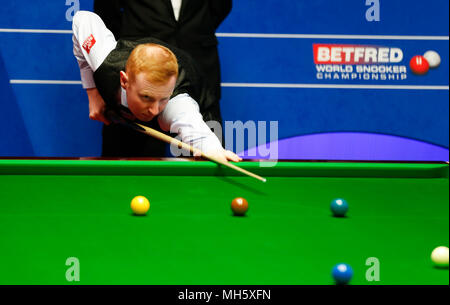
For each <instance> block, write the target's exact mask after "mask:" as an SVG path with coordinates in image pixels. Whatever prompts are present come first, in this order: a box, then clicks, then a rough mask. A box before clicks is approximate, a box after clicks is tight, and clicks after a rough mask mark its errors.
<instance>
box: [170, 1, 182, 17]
mask: <svg viewBox="0 0 450 305" xmlns="http://www.w3.org/2000/svg"><path fill="white" fill-rule="evenodd" d="M181 2H183V0H172V7H173V14H174V15H175V19H176V20H177V21H178V19H179V18H180V9H181Z"/></svg>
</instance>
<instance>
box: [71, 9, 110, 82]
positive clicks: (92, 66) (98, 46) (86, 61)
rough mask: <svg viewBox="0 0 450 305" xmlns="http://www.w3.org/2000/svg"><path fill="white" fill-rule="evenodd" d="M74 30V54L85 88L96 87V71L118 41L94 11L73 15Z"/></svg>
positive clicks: (79, 12)
mask: <svg viewBox="0 0 450 305" xmlns="http://www.w3.org/2000/svg"><path fill="white" fill-rule="evenodd" d="M72 31H73V36H72V41H73V54H74V55H75V58H76V59H77V62H78V67H79V68H80V75H81V83H82V84H83V88H84V89H88V88H95V81H94V71H96V70H97V69H98V67H99V66H100V65H101V64H102V63H103V61H104V60H105V58H106V57H107V56H108V54H109V53H110V52H111V51H112V50H114V48H115V47H116V44H117V42H116V40H115V38H114V35H113V34H112V33H111V31H110V30H108V29H107V28H106V26H105V24H104V23H103V21H102V19H101V18H100V17H99V16H98V15H96V14H94V13H92V12H87V11H78V12H77V13H76V14H75V16H74V17H73V21H72Z"/></svg>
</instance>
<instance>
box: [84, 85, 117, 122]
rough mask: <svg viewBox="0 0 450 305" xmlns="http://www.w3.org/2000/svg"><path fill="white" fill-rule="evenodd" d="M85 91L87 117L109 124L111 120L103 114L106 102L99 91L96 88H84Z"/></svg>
mask: <svg viewBox="0 0 450 305" xmlns="http://www.w3.org/2000/svg"><path fill="white" fill-rule="evenodd" d="M86 92H87V95H88V98H89V118H90V119H91V120H95V121H100V122H103V123H104V124H106V125H109V124H110V123H111V122H110V121H108V120H107V119H106V117H105V115H104V113H105V107H106V104H105V101H104V100H103V98H102V96H101V95H100V92H98V90H97V88H89V89H86Z"/></svg>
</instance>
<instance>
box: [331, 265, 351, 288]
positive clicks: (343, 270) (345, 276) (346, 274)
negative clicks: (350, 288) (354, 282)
mask: <svg viewBox="0 0 450 305" xmlns="http://www.w3.org/2000/svg"><path fill="white" fill-rule="evenodd" d="M332 274H333V278H334V281H335V282H336V284H337V285H346V284H348V283H349V282H350V280H351V279H352V277H353V270H352V267H350V265H347V264H342V263H341V264H337V265H336V266H334V268H333V272H332Z"/></svg>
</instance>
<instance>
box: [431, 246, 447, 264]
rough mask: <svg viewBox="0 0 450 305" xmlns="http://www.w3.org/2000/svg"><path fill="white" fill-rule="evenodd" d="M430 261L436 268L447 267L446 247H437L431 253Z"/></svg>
mask: <svg viewBox="0 0 450 305" xmlns="http://www.w3.org/2000/svg"><path fill="white" fill-rule="evenodd" d="M431 260H432V261H433V263H434V264H435V265H436V266H437V267H448V247H443V246H441V247H437V248H436V249H434V250H433V252H432V253H431Z"/></svg>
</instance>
